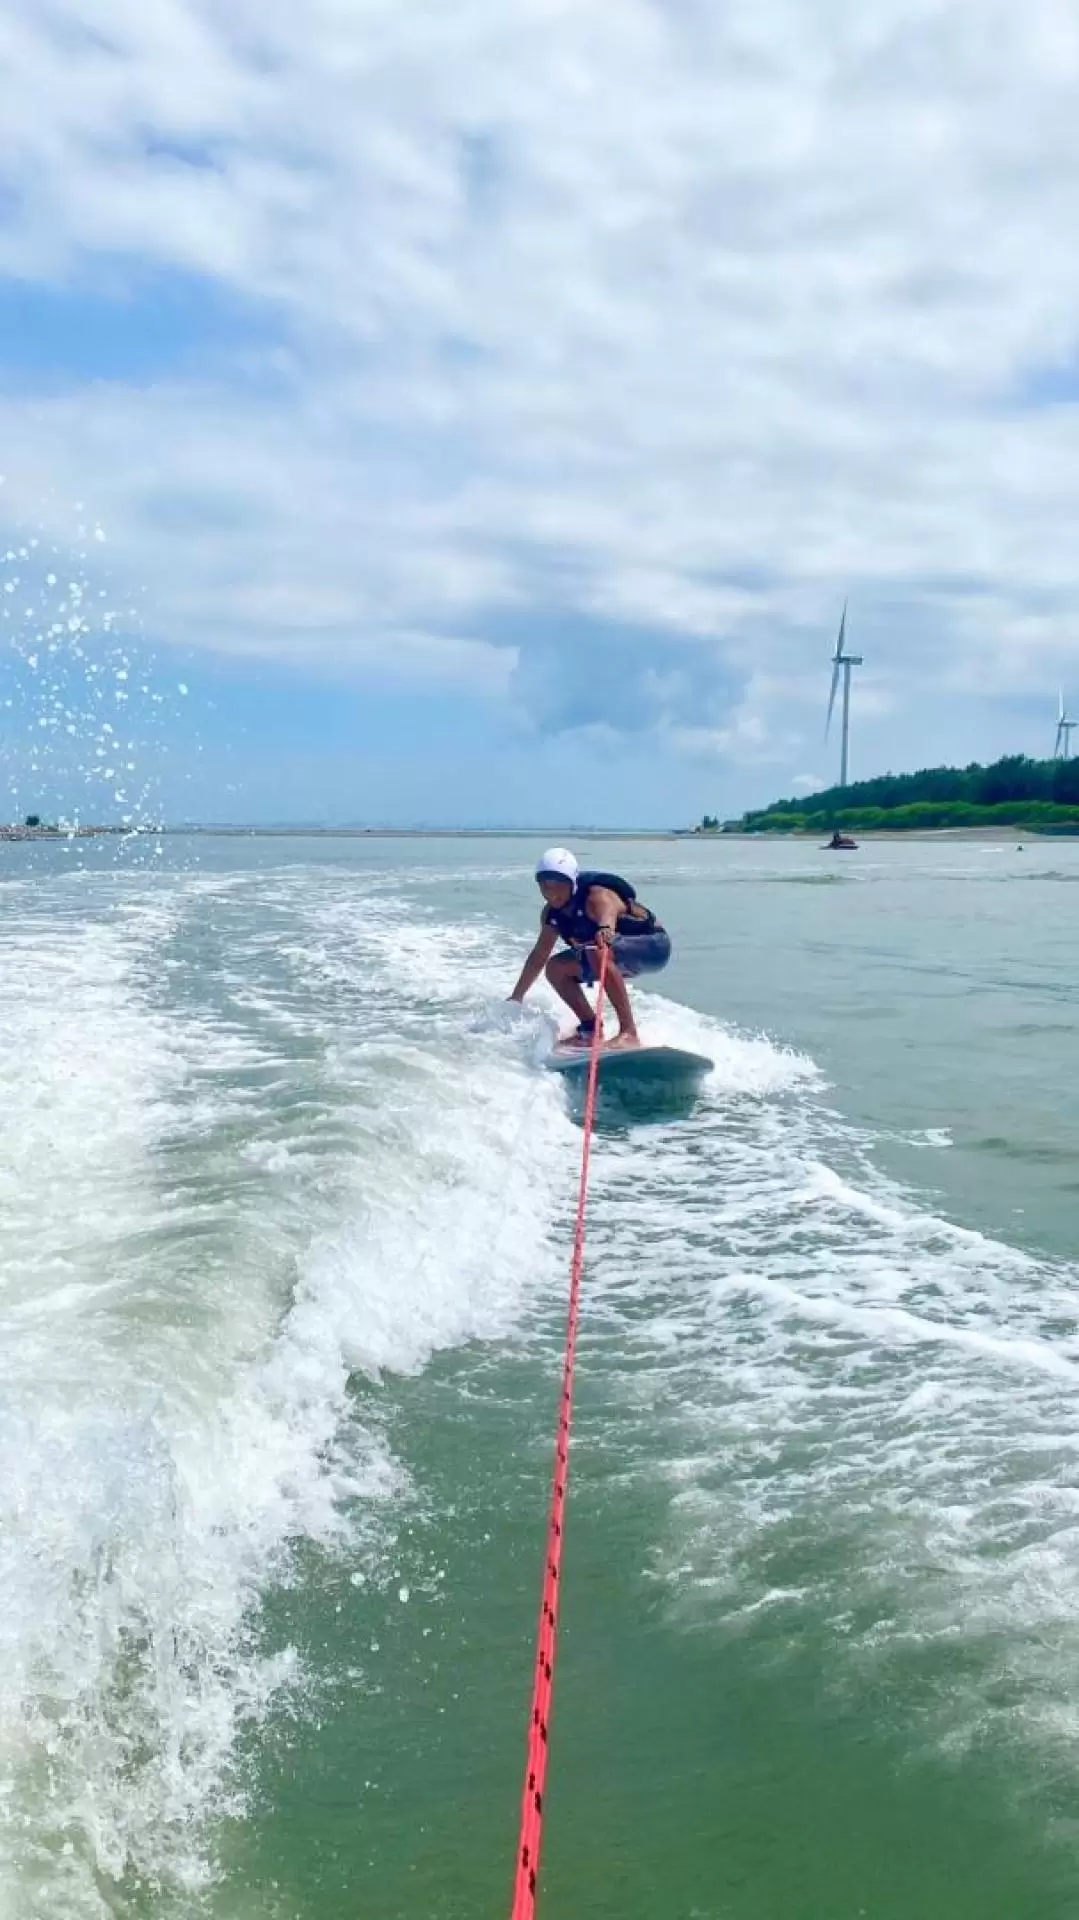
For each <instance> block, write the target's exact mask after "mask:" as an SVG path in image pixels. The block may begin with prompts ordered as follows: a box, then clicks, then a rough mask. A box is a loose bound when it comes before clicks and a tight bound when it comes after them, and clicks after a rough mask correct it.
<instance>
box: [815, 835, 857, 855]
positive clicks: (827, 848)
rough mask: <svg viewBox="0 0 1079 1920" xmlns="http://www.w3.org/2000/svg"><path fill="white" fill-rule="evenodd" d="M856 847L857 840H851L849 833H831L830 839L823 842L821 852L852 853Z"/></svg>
mask: <svg viewBox="0 0 1079 1920" xmlns="http://www.w3.org/2000/svg"><path fill="white" fill-rule="evenodd" d="M857 846H858V842H857V840H852V839H851V837H850V834H849V833H833V835H832V837H831V839H830V840H826V841H825V843H824V846H823V847H822V848H821V852H822V853H850V852H853V851H854V850H855V849H856V848H857Z"/></svg>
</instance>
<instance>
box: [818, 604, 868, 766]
mask: <svg viewBox="0 0 1079 1920" xmlns="http://www.w3.org/2000/svg"><path fill="white" fill-rule="evenodd" d="M846 637H847V603H846V601H845V600H844V602H843V618H842V620H841V621H840V622H839V638H838V639H837V641H836V643H835V652H834V654H833V655H832V691H831V693H830V694H829V696H828V719H827V721H826V723H825V728H824V737H825V739H826V740H827V738H828V734H829V731H830V729H831V725H832V714H833V712H834V710H835V697H836V693H837V692H838V690H839V676H840V674H842V675H843V748H842V753H841V756H840V762H839V784H840V786H841V787H845V786H846V784H847V763H848V760H849V757H850V671H851V668H852V667H860V666H861V665H862V656H861V654H860V653H844V651H843V643H844V641H845V640H846Z"/></svg>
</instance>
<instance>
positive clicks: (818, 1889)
mask: <svg viewBox="0 0 1079 1920" xmlns="http://www.w3.org/2000/svg"><path fill="white" fill-rule="evenodd" d="M549 837H550V835H548V838H549ZM543 839H544V837H543V835H542V834H540V835H539V836H538V837H537V840H536V846H535V847H533V845H532V843H531V842H530V841H523V840H518V839H506V840H449V839H447V840H431V841H422V840H403V839H402V840H376V839H367V838H358V839H343V840H331V839H308V840H299V839H285V838H280V839H276V838H274V839H271V838H265V839H263V838H235V839H211V838H208V837H198V838H191V839H183V838H179V837H177V838H170V839H167V840H165V841H164V842H162V843H160V850H159V851H158V850H155V847H154V846H153V845H152V844H151V843H150V842H149V841H143V840H140V841H135V842H126V843H124V844H123V845H122V846H117V845H116V843H113V842H107V843H104V842H103V843H96V842H87V843H82V842H76V843H70V842H65V843H63V844H61V845H57V846H53V845H49V844H43V843H40V842H39V843H32V844H26V845H17V846H9V847H5V848H3V849H0V981H2V990H3V1010H4V1013H3V1025H2V1029H0V1336H2V1337H0V1567H2V1575H3V1579H2V1587H0V1591H2V1594H3V1607H2V1608H0V1912H3V1913H4V1914H5V1915H11V1916H12V1917H13V1920H27V1917H28V1916H35V1917H36V1916H39V1915H41V1916H44V1915H50V1916H51V1915H64V1916H71V1920H83V1917H84V1916H85V1917H86V1920H91V1917H92V1920H104V1916H107V1915H110V1916H111V1915H117V1916H120V1915H122V1916H154V1917H155V1920H180V1917H181V1916H183V1917H185V1920H186V1917H187V1916H195V1915H205V1916H208V1917H210V1920H256V1917H258V1920H261V1917H262V1916H266V1917H267V1920H270V1917H271V1916H272V1917H273V1920H344V1916H346V1915H348V1916H350V1920H429V1916H437V1917H438V1920H451V1916H452V1917H453V1920H456V1917H457V1916H460V1920H465V1916H469V1917H470V1920H472V1917H473V1916H477V1915H480V1914H492V1915H493V1914H498V1913H500V1912H506V1911H507V1910H508V1903H509V1889H510V1885H511V1881H512V1870H513V1856H514V1846H515V1839H516V1824H517V1815H518V1806H519V1795H520V1786H521V1771H522V1764H523V1757H524V1742H525V1718H526V1712H527V1705H528V1699H529V1693H530V1684H531V1669H532V1659H533V1646H534V1635H535V1624H536V1614H537V1608H538V1600H539V1588H540V1576H541V1567H542V1556H543V1545H544V1529H545V1521H546V1506H547V1498H548V1488H549V1475H550V1466H551V1453H552V1442H553V1434H554V1426H555V1419H556V1410H557V1394H558V1371H559V1366H560V1360H561V1351H562V1343H563V1336H564V1318H565V1304H566V1292H567V1276H568V1261H569V1251H570V1241H571V1233H572V1216H573V1207H574V1202H575V1195H576V1179H577V1168H578V1161H579V1154H580V1144H581V1136H580V1128H579V1126H578V1124H577V1122H576V1120H575V1117H574V1115H573V1114H572V1112H571V1111H570V1110H569V1107H568V1105H567V1100H566V1094H565V1089H564V1088H562V1087H561V1086H560V1085H559V1084H558V1083H557V1082H556V1081H555V1080H554V1079H553V1077H552V1076H550V1075H547V1074H545V1073H543V1072H542V1070H541V1065H540V1063H541V1061H542V1057H543V1053H544V1051H545V1050H546V1048H547V1046H548V1045H549V1043H550V1039H551V1036H552V1033H553V1031H554V1018H555V1016H554V1010H553V1005H552V1003H551V1001H550V998H549V996H548V995H547V994H546V993H545V991H544V990H542V989H540V990H537V992H536V994H535V996H534V997H533V1002H531V1003H530V1007H529V1009H528V1010H527V1011H525V1012H524V1013H515V1011H514V1010H513V1009H512V1008H509V1007H507V1006H506V1004H505V995H506V994H507V993H508V991H509V988H510V986H511V985H512V983H513V980H514V978H515V977H516V974H517V972H518V970H519V967H520V964H521V961H522V959H523V956H524V953H525V952H526V951H527V946H528V943H529V941H530V939H531V938H532V937H533V934H534V932H535V930H536V928H537V926H538V915H539V901H538V896H537V895H536V892H535V888H534V885H533V883H532V881H531V879H530V867H531V861H532V859H533V857H534V854H535V851H536V848H538V847H539V846H540V844H541V843H543ZM579 852H580V853H581V854H582V856H583V857H586V858H590V859H593V860H594V861H595V862H596V863H597V864H602V865H606V866H610V865H612V864H613V865H615V866H618V867H620V868H622V869H623V870H625V871H626V872H627V874H628V876H629V878H630V879H632V880H633V882H634V883H635V884H636V885H637V886H638V889H639V891H640V893H641V895H642V897H643V898H644V899H645V900H646V901H647V903H648V904H649V905H650V906H653V907H654V908H655V909H656V911H657V912H658V914H659V916H660V918H661V919H662V921H663V922H664V924H666V925H667V926H668V927H669V928H670V930H671V932H672V935H673V938H674V943H675V958H674V960H673V962H672V964H671V967H670V969H669V970H668V972H667V973H666V974H665V975H664V976H663V978H662V979H661V980H658V981H656V982H654V983H653V984H652V985H651V986H648V987H647V988H645V989H642V990H641V991H640V992H639V993H638V994H637V1008H638V1017H639V1023H640V1026H641V1030H642V1033H643V1035H644V1037H645V1038H648V1039H654V1040H656V1041H659V1042H666V1043H670V1044H675V1045H682V1046H687V1047H690V1048H692V1049H693V1050H694V1051H697V1052H702V1053H706V1054H708V1055H709V1056H710V1057H711V1058H712V1059H713V1060H714V1062H715V1069H714V1072H713V1073H712V1075H711V1076H710V1078H709V1079H708V1080H707V1082H706V1083H705V1085H704V1088H703V1090H702V1095H701V1098H700V1100H699V1102H698V1104H697V1105H696V1107H695V1108H694V1109H693V1111H692V1112H690V1113H689V1114H688V1115H685V1116H682V1117H678V1118H675V1119H673V1120H669V1121H667V1122H666V1123H665V1124H662V1125H660V1124H656V1125H650V1124H649V1123H648V1121H647V1118H644V1119H640V1120H632V1121H624V1122H620V1121H618V1120H617V1118H616V1119H614V1120H610V1119H609V1120H608V1121H607V1122H606V1123H605V1124H604V1125H602V1126H601V1129H600V1132H599V1135H598V1137H597V1144H596V1152H595V1158H594V1162H593V1191H592V1202H591V1211H590V1228H589V1231H590V1238H589V1260H588V1267H587V1274H586V1282H585V1292H584V1321H583V1329H582V1339H581V1348H580V1356H579V1380H578V1400H577V1411H576V1425H575V1438H574V1460H573V1483H572V1490H571V1497H570V1516H569V1529H568V1536H567V1541H566V1577H565V1590H564V1596H563V1637H562V1645H561V1650H560V1659H559V1668H558V1674H557V1686H556V1702H555V1716H554V1730H553V1745H552V1755H551V1771H550V1780H549V1794H548V1803H547V1816H546V1833H545V1854H544V1866H543V1897H542V1910H543V1912H544V1914H545V1915H546V1916H550V1920H557V1917H558V1916H564V1917H565V1920H585V1917H586V1916H588V1917H590V1916H596V1917H597V1920H598V1917H600V1916H602V1917H604V1920H606V1917H607V1916H609V1917H610V1920H615V1916H618V1920H646V1916H647V1917H648V1920H655V1917H656V1916H670V1917H671V1920H675V1917H677V1920H788V1917H789V1920H859V1917H860V1916H867V1917H869V1916H871V1917H872V1920H900V1916H903V1917H904V1920H907V1917H913V1916H917V1920H968V1917H969V1920H975V1916H977V1917H978V1920H987V1917H988V1920H992V1917H995V1916H999V1917H1000V1920H1005V1916H1007V1920H1024V1917H1025V1916H1029V1920H1055V1917H1056V1916H1060V1920H1064V1916H1071V1915H1074V1914H1075V1912H1076V1911H1077V1910H1079V1853H1077V1833H1076V1816H1075V1810H1074V1809H1075V1804H1076V1790H1077V1786H1079V1619H1077V1612H1076V1603H1077V1599H1079V1486H1077V1480H1079V1420H1077V1407H1079V1395H1077V1387H1079V1290H1077V1285H1076V1281H1077V1268H1076V1238H1077V1220H1079V1209H1077V1195H1079V1175H1077V1172H1076V1167H1077V1158H1076V1155H1077V1149H1079V1093H1077V1084H1079V1082H1077V1069H1079V1049H1077V1045H1076V1036H1075V1022H1074V1011H1073V1004H1072V1003H1073V994H1074V974H1075V954H1076V951H1077V946H1079V885H1077V884H1076V883H1077V882H1079V848H1075V849H1073V848H1072V847H1071V846H1069V845H1067V844H1061V843H1048V842H1042V843H1037V842H1035V841H1030V842H1028V843H1027V844H1026V845H1025V846H1024V849H1023V851H1022V852H1018V851H1017V850H1016V849H1015V848H1014V846H1010V845H1008V846H1003V845H992V844H985V843H981V842H943V841H942V842H937V843H935V844H934V843H923V844H917V843H913V842H902V843H900V842H896V843H890V844H876V845H871V846H866V847H863V848H862V849H861V850H860V851H859V852H858V853H856V854H847V855H835V854H832V853H824V852H822V851H820V850H819V849H818V848H816V847H814V846H809V845H798V846H794V845H776V846H769V845H767V844H756V843H747V842H730V841H719V842H711V841H709V842H702V841H699V840H689V841H687V840H682V841H667V842H660V841H638V842H636V843H634V842H629V841H627V842H626V843H625V844H620V843H619V844H614V845H612V844H610V843H600V844H597V845H594V846H592V845H588V844H584V843H582V845H581V847H580V848H579Z"/></svg>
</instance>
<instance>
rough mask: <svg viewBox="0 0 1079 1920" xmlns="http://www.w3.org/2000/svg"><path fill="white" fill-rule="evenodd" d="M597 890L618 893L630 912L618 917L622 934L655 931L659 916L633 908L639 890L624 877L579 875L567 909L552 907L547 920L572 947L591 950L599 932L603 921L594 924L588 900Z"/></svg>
mask: <svg viewBox="0 0 1079 1920" xmlns="http://www.w3.org/2000/svg"><path fill="white" fill-rule="evenodd" d="M593 887H606V889H607V891H608V892H609V893H616V894H617V895H618V897H619V899H620V900H621V901H623V902H624V904H625V908H626V911H625V913H621V914H619V916H618V921H617V924H616V928H615V931H616V932H617V933H619V934H630V935H632V934H640V933H652V932H654V930H655V925H656V916H655V914H654V913H651V912H649V910H648V908H647V907H638V911H637V912H636V913H631V912H630V908H631V907H633V906H634V905H635V904H636V902H637V893H636V889H635V888H633V887H631V886H630V884H629V881H628V880H623V878H622V876H621V874H620V873H579V874H578V875H577V885H576V886H575V887H574V889H573V897H572V898H571V899H570V900H567V902H566V904H565V906H564V907H548V908H547V911H546V913H545V914H544V916H543V917H544V920H545V921H546V923H547V925H548V926H549V927H555V928H556V929H557V931H558V932H559V933H560V934H561V935H562V938H563V940H566V941H568V943H569V945H570V946H571V947H590V946H591V945H592V943H593V942H594V940H595V938H596V935H597V933H598V932H599V921H598V920H593V918H592V915H591V914H590V913H589V911H588V896H589V894H590V893H591V891H592V888H593Z"/></svg>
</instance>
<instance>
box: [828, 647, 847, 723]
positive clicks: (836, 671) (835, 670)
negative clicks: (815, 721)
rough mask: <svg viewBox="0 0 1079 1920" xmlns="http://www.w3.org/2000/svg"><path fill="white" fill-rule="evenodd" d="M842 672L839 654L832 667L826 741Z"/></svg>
mask: <svg viewBox="0 0 1079 1920" xmlns="http://www.w3.org/2000/svg"><path fill="white" fill-rule="evenodd" d="M842 670H843V669H842V665H841V663H840V658H839V655H838V653H837V654H836V657H835V661H834V663H833V666H832V691H831V693H830V694H829V695H828V718H827V720H826V721H825V723H824V737H825V739H826V740H827V738H828V733H829V729H830V728H831V725H832V715H833V713H834V712H835V697H836V694H837V693H838V691H839V676H840V674H841V672H842Z"/></svg>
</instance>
